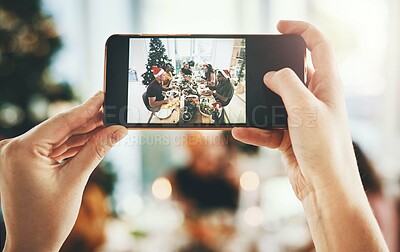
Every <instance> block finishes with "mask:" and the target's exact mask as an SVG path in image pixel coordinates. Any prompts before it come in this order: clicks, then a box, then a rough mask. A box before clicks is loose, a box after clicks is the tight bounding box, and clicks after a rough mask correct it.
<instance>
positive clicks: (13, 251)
mask: <svg viewBox="0 0 400 252" xmlns="http://www.w3.org/2000/svg"><path fill="white" fill-rule="evenodd" d="M60 248H61V247H58V246H45V245H43V244H42V245H40V246H34V245H33V244H32V243H31V242H30V241H29V240H28V241H26V242H23V243H18V244H12V243H11V242H10V241H9V240H7V238H6V242H5V244H4V249H3V252H19V251H21V252H25V251H30V252H41V251H48V252H51V251H59V250H60Z"/></svg>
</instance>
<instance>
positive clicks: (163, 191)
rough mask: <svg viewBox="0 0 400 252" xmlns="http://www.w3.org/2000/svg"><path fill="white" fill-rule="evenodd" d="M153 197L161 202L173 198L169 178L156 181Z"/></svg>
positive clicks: (153, 187)
mask: <svg viewBox="0 0 400 252" xmlns="http://www.w3.org/2000/svg"><path fill="white" fill-rule="evenodd" d="M151 189H152V192H153V196H154V197H155V198H157V199H160V200H166V199H169V197H171V194H172V186H171V182H169V180H168V179H167V178H164V177H160V178H157V179H156V180H154V182H153V186H152V188H151Z"/></svg>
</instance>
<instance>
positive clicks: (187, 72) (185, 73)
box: [181, 61, 193, 75]
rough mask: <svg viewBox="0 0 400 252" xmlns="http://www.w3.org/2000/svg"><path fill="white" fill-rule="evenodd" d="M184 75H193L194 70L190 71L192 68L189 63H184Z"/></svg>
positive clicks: (182, 72)
mask: <svg viewBox="0 0 400 252" xmlns="http://www.w3.org/2000/svg"><path fill="white" fill-rule="evenodd" d="M181 74H182V75H192V74H193V73H192V70H190V66H189V63H188V62H186V61H185V62H183V67H182V68H181Z"/></svg>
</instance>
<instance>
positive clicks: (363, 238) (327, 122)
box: [232, 21, 388, 251]
mask: <svg viewBox="0 0 400 252" xmlns="http://www.w3.org/2000/svg"><path fill="white" fill-rule="evenodd" d="M277 28H278V30H279V31H280V32H281V33H283V34H298V35H301V36H302V37H303V39H304V41H305V42H306V45H307V48H308V49H309V50H310V52H311V56H312V63H313V66H314V67H315V70H314V69H312V68H310V67H309V68H308V76H307V77H308V78H307V79H308V83H307V85H304V84H303V83H302V82H301V81H300V79H299V78H298V77H297V75H296V74H295V73H294V72H293V71H292V70H291V69H288V68H285V69H282V70H279V71H277V72H268V73H266V74H265V76H264V83H265V84H266V86H267V87H268V88H270V89H271V90H272V91H274V92H275V93H277V94H278V95H279V96H281V98H282V100H283V102H284V105H285V107H286V109H287V112H288V129H287V130H261V129H254V128H234V129H233V130H232V134H233V136H234V137H235V138H236V139H238V140H240V141H243V142H245V143H249V144H253V145H259V146H265V147H269V148H276V149H279V150H280V151H281V152H282V156H283V161H284V164H285V167H286V172H287V175H288V177H289V180H290V182H291V185H292V188H293V191H294V192H295V194H296V196H297V197H298V198H299V200H300V201H301V202H302V204H303V208H304V210H305V213H306V216H307V220H308V224H309V227H310V231H311V235H312V238H313V241H314V244H315V247H316V249H317V251H388V249H387V246H386V244H385V242H384V239H383V236H382V234H381V231H380V229H379V227H378V224H377V222H376V219H375V217H374V216H373V214H372V211H371V208H370V206H369V204H368V200H367V197H366V195H365V193H364V190H363V186H362V183H361V179H360V176H359V174H358V168H357V162H356V158H355V155H354V150H353V147H352V141H351V136H350V130H349V124H348V116H347V111H346V105H345V99H344V88H343V85H342V81H341V79H340V76H339V73H338V68H337V64H336V60H335V55H334V54H335V53H334V49H333V46H332V43H331V42H329V40H327V39H326V38H325V37H324V36H323V35H322V33H321V32H320V31H318V30H317V29H316V28H315V27H313V26H312V25H310V24H307V23H304V22H296V21H280V22H279V23H278V26H277ZM310 114H312V115H313V118H315V121H314V119H312V120H310Z"/></svg>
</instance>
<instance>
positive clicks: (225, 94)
mask: <svg viewBox="0 0 400 252" xmlns="http://www.w3.org/2000/svg"><path fill="white" fill-rule="evenodd" d="M229 78H230V74H229V71H228V70H218V72H217V81H218V82H217V85H216V86H211V85H207V87H208V88H209V89H210V91H205V94H211V92H212V95H213V96H214V97H215V100H216V101H217V102H220V103H221V105H222V106H223V107H225V106H227V105H228V104H229V102H230V101H231V99H232V97H233V94H234V91H235V90H234V88H233V85H232V83H231V81H230V79H229Z"/></svg>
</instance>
